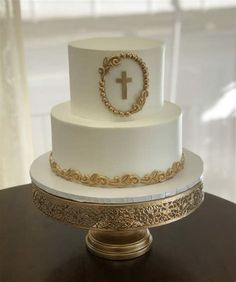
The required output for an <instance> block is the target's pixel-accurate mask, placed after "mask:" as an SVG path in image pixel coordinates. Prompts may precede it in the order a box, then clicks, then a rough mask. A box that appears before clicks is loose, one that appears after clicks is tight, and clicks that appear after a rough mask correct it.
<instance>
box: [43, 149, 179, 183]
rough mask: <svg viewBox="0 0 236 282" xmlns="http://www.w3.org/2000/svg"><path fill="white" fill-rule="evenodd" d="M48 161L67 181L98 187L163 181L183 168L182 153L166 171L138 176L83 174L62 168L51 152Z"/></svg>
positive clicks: (156, 171)
mask: <svg viewBox="0 0 236 282" xmlns="http://www.w3.org/2000/svg"><path fill="white" fill-rule="evenodd" d="M49 162H50V166H51V169H52V171H53V172H54V173H55V174H56V175H57V176H60V177H62V178H64V179H66V180H68V181H71V182H76V183H81V184H84V185H88V186H100V187H128V186H138V185H150V184H156V183H159V182H164V181H166V180H168V179H170V178H172V177H174V176H175V174H176V173H177V172H178V171H180V170H182V169H183V168H184V154H182V157H181V159H180V160H179V161H176V162H174V163H173V164H172V166H171V167H170V168H168V169H167V170H166V171H158V170H154V171H153V172H151V173H147V174H145V175H144V176H138V175H135V174H125V175H122V176H115V177H112V178H110V177H108V176H104V175H101V174H98V173H92V174H83V173H82V172H81V171H79V170H75V169H72V168H68V169H63V168H62V167H61V166H60V165H59V164H58V163H57V162H56V161H55V160H54V159H53V156H52V152H51V154H50V157H49Z"/></svg>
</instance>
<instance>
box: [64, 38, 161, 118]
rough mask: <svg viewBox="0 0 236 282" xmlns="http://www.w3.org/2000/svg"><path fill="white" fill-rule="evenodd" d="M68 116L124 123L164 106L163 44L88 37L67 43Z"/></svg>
mask: <svg viewBox="0 0 236 282" xmlns="http://www.w3.org/2000/svg"><path fill="white" fill-rule="evenodd" d="M69 69H70V90H71V110H72V113H73V114H75V115H78V116H80V117H83V118H86V119H95V120H108V121H109V120H110V121H124V120H134V119H140V118H143V117H146V116H150V115H153V114H155V113H157V112H158V111H160V109H161V108H162V106H163V86H164V82H163V80H164V45H163V43H162V42H160V41H157V40H149V39H142V38H132V37H122V38H117V37H116V38H91V39H84V40H78V41H74V42H71V43H70V44H69Z"/></svg>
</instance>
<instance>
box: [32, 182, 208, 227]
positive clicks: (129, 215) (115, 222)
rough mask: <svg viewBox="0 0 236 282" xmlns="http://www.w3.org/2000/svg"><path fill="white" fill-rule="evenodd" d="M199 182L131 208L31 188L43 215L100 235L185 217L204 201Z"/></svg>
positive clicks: (35, 201) (129, 206) (201, 186)
mask: <svg viewBox="0 0 236 282" xmlns="http://www.w3.org/2000/svg"><path fill="white" fill-rule="evenodd" d="M202 188H203V184H202V182H201V181H200V182H199V183H197V184H196V185H194V186H193V187H192V188H190V189H188V190H187V191H185V192H182V193H180V194H177V195H174V196H171V197H167V198H164V199H158V200H152V201H147V202H139V203H132V204H96V203H86V202H77V201H73V200H69V199H65V198H60V197H58V196H55V195H52V194H49V193H47V192H45V191H43V190H42V189H40V188H39V187H37V186H36V185H35V184H33V188H32V192H33V203H34V204H35V206H36V207H37V208H38V209H39V210H40V211H41V212H43V213H44V214H46V215H47V216H49V217H52V218H54V219H56V220H59V221H62V222H64V223H67V224H72V225H74V226H77V227H80V228H83V229H91V230H101V231H122V230H125V231H128V230H137V229H142V228H148V227H155V226H160V225H164V224H168V223H171V222H174V221H176V220H179V219H181V218H184V217H186V216H187V215H189V214H190V213H192V212H193V211H194V210H196V209H197V208H198V207H199V206H200V204H201V203H202V201H203V199H204V193H203V191H202Z"/></svg>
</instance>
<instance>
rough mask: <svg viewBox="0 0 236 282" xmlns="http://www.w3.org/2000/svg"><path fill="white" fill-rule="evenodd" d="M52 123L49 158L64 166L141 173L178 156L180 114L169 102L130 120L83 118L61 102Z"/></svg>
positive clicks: (168, 164)
mask: <svg viewBox="0 0 236 282" xmlns="http://www.w3.org/2000/svg"><path fill="white" fill-rule="evenodd" d="M51 122H52V152H53V158H54V160H56V162H57V163H58V164H59V165H60V166H61V167H62V168H63V169H68V168H71V169H75V170H80V172H81V173H82V174H93V173H98V174H101V175H105V176H109V177H114V176H121V175H124V174H137V175H140V176H143V175H144V174H147V173H151V172H152V171H154V170H162V171H165V170H167V169H168V168H170V167H171V166H172V164H173V163H174V162H176V161H179V160H180V159H181V155H182V114H181V110H180V108H179V107H178V106H176V105H175V104H172V103H170V102H165V105H164V107H163V109H162V110H161V111H160V112H159V113H157V114H155V115H152V116H150V117H146V118H143V119H141V120H134V121H129V122H124V121H123V122H114V121H106V122H105V121H93V120H91V119H83V118H80V117H78V116H75V115H73V114H71V111H70V104H69V103H63V104H60V105H57V106H56V107H54V108H53V110H52V113H51Z"/></svg>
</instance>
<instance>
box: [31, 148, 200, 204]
mask: <svg viewBox="0 0 236 282" xmlns="http://www.w3.org/2000/svg"><path fill="white" fill-rule="evenodd" d="M183 151H184V155H185V168H184V169H183V170H182V171H180V172H178V173H177V174H176V175H175V177H174V178H172V179H169V180H167V181H165V182H162V183H158V184H155V185H147V186H137V187H129V188H100V187H89V186H85V185H82V184H77V183H73V182H69V181H67V180H64V179H63V178H61V177H58V176H56V175H55V174H54V173H53V172H52V171H51V168H50V165H49V161H48V158H49V153H46V154H44V155H42V156H40V157H39V158H38V159H36V160H35V161H34V162H33V164H32V166H31V169H30V175H31V179H32V182H33V183H35V184H36V185H37V186H38V187H40V188H41V189H43V190H44V191H46V192H48V193H51V194H53V195H56V196H59V197H63V198H67V199H71V200H75V201H79V202H90V203H121V204H123V203H134V202H144V201H150V200H155V199H161V198H165V197H169V196H172V195H176V194H178V193H181V192H184V191H186V190H188V189H189V188H191V187H192V186H194V185H195V184H197V183H198V182H199V181H200V180H201V179H202V174H203V162H202V160H201V158H200V157H199V156H197V155H196V154H194V153H192V152H190V151H188V150H186V149H184V150H183Z"/></svg>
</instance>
